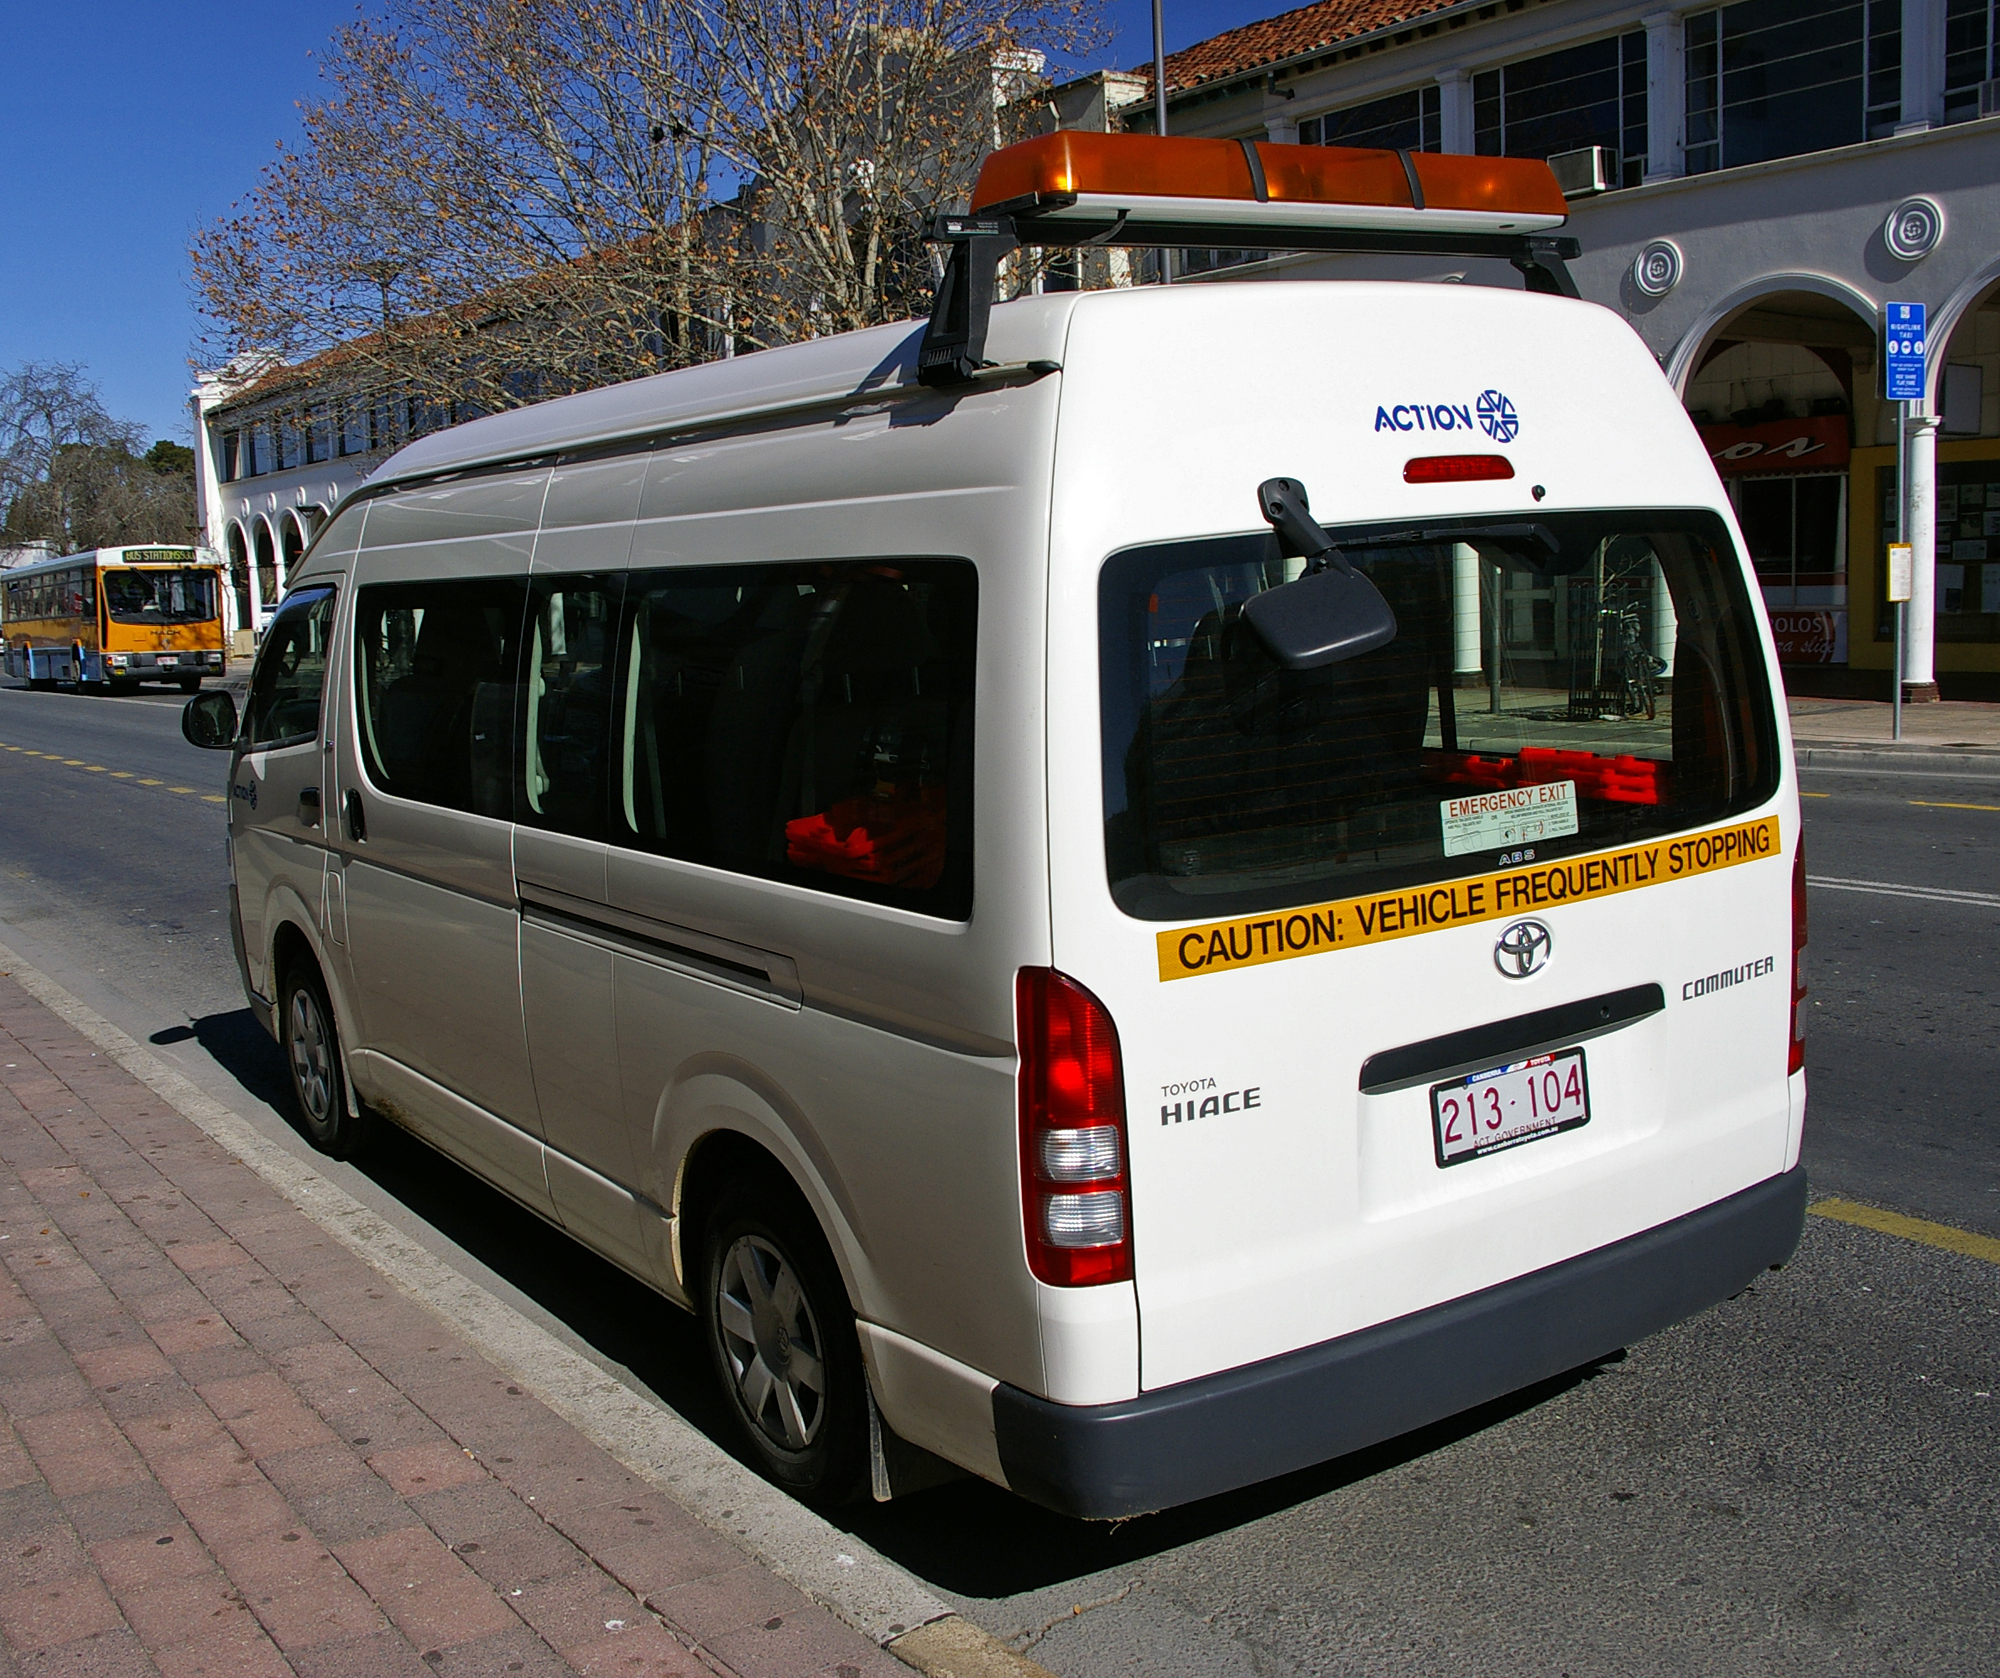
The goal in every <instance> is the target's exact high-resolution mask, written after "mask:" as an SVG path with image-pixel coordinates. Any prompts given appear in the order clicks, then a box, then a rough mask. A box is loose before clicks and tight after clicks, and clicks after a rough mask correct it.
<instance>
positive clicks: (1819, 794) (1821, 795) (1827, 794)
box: [1799, 792, 1833, 798]
mask: <svg viewBox="0 0 2000 1678" xmlns="http://www.w3.org/2000/svg"><path fill="white" fill-rule="evenodd" d="M1799 796H1800V797H1801V798H1831V797H1832V796H1833V794H1832V793H1830V792H1802V793H1800V794H1799Z"/></svg>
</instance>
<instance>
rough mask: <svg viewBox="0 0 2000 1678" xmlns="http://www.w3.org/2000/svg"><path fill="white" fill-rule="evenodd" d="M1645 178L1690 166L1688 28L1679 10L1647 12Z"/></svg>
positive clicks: (1663, 177)
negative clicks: (1688, 149)
mask: <svg viewBox="0 0 2000 1678" xmlns="http://www.w3.org/2000/svg"><path fill="white" fill-rule="evenodd" d="M1639 21H1640V22H1641V23H1642V24H1644V25H1645V27H1646V179H1647V180H1649V181H1671V180H1676V179H1678V178H1679V177H1680V176H1681V174H1682V173H1683V172H1684V171H1685V169H1686V166H1687V59H1686V50H1685V48H1686V30H1685V29H1684V28H1683V27H1682V24H1681V20H1680V14H1679V13H1677V12H1648V13H1646V15H1645V16H1644V17H1642V18H1641V19H1640V20H1639Z"/></svg>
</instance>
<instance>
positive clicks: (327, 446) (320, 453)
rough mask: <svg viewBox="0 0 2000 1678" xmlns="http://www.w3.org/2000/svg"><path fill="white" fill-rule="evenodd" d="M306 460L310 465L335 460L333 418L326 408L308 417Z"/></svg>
mask: <svg viewBox="0 0 2000 1678" xmlns="http://www.w3.org/2000/svg"><path fill="white" fill-rule="evenodd" d="M305 458H306V463H307V464H308V465H310V464H312V463H313V462H315V461H321V460H331V459H332V458H333V416H332V414H331V413H329V412H328V411H327V410H326V409H325V408H318V409H315V410H314V411H313V412H312V413H310V414H308V415H306V424H305Z"/></svg>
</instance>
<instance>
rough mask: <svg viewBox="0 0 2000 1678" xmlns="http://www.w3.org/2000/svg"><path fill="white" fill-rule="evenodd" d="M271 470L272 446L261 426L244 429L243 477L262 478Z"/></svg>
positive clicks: (248, 426) (249, 426) (247, 426)
mask: <svg viewBox="0 0 2000 1678" xmlns="http://www.w3.org/2000/svg"><path fill="white" fill-rule="evenodd" d="M270 470H271V454H270V445H269V442H268V441H267V439H266V438H265V436H264V428H263V427H262V426H261V425H246V426H245V427H244V428H243V476H244V477H246V478H260V477H262V476H263V475H264V474H265V473H266V472H268V471H270Z"/></svg>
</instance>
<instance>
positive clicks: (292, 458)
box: [271, 420, 299, 472]
mask: <svg viewBox="0 0 2000 1678" xmlns="http://www.w3.org/2000/svg"><path fill="white" fill-rule="evenodd" d="M271 430H272V432H273V434H274V435H275V437H276V438H277V446H276V447H275V448H274V449H273V450H272V451H271V452H272V454H273V455H274V456H275V457H276V461H275V464H276V466H277V469H278V470H279V471H280V472H289V471H290V470H291V469H292V468H293V467H294V466H296V465H298V463H299V428H298V427H297V426H296V425H293V424H291V423H290V422H289V421H287V420H279V421H278V423H277V424H276V425H274V426H273V427H272V428H271Z"/></svg>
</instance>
